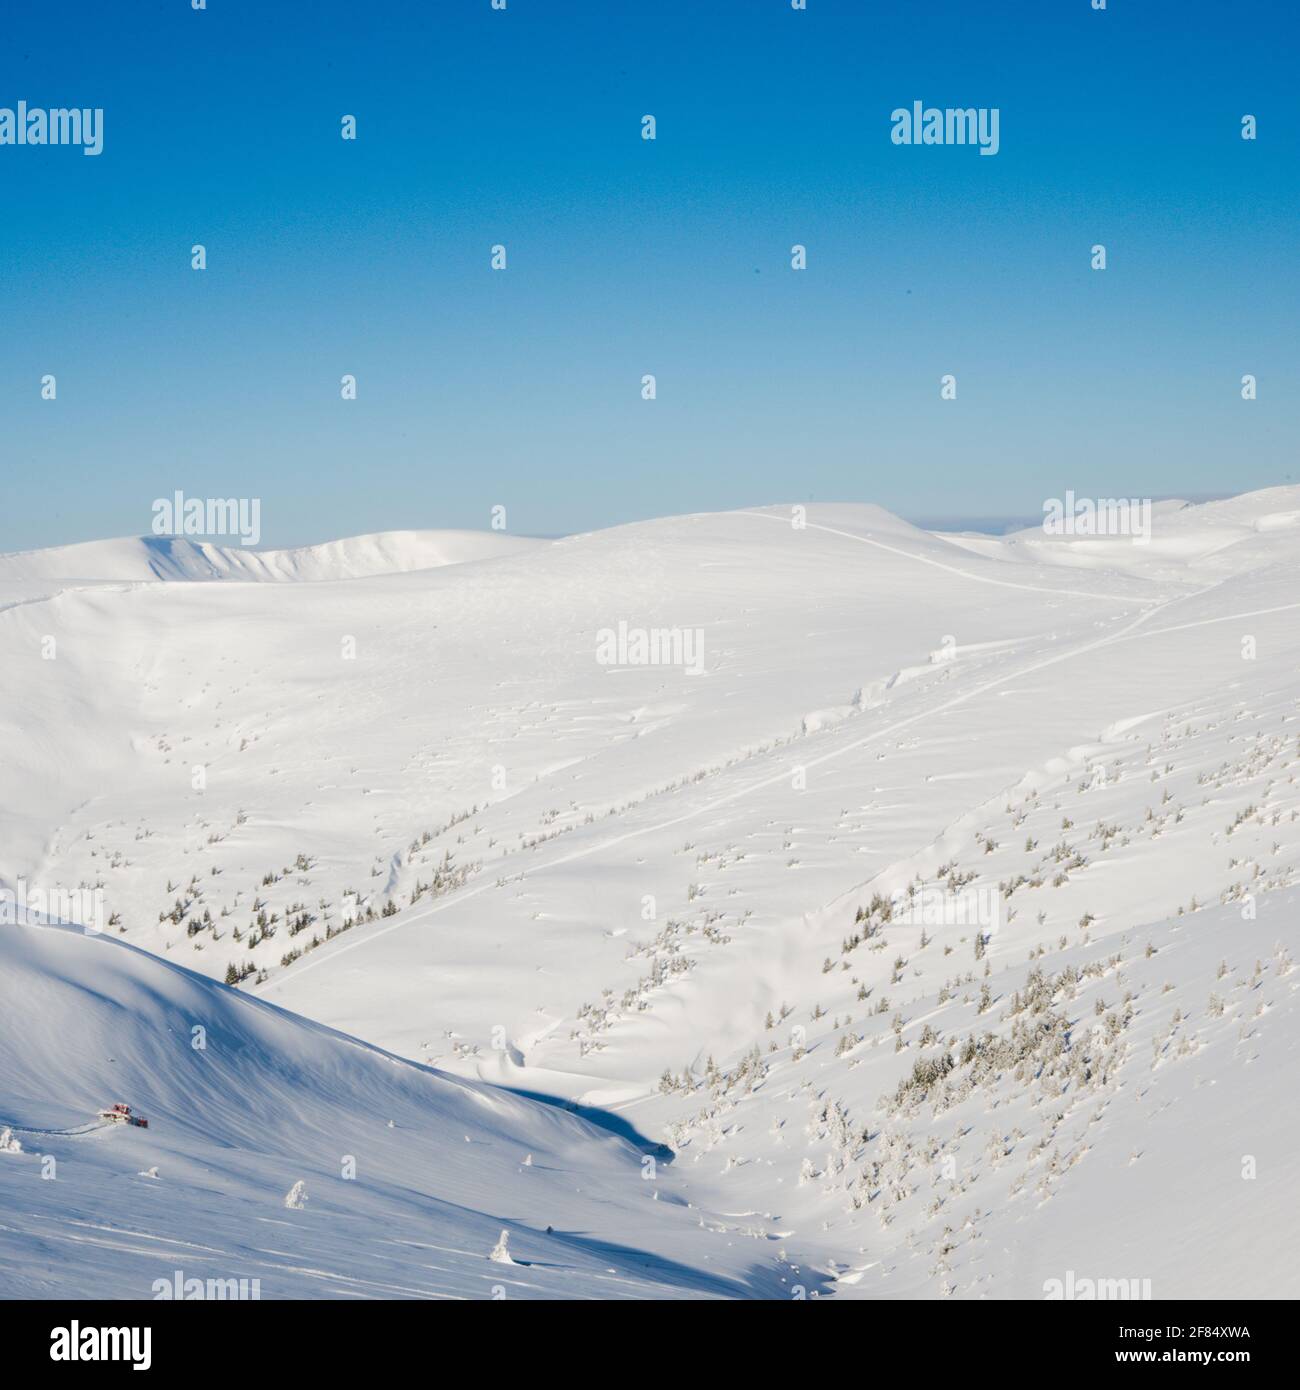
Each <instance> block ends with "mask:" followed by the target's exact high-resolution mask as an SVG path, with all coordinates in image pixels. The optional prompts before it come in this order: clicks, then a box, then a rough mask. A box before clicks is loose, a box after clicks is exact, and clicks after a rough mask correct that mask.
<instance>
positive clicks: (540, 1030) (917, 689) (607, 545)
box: [0, 488, 1300, 1298]
mask: <svg viewBox="0 0 1300 1390" xmlns="http://www.w3.org/2000/svg"><path fill="white" fill-rule="evenodd" d="M1298 518H1300V488H1277V489H1270V490H1268V491H1266V492H1260V493H1254V494H1248V495H1246V496H1243V497H1238V498H1234V499H1231V500H1229V501H1225V502H1216V503H1208V504H1204V505H1198V506H1190V505H1185V504H1162V505H1161V506H1160V507H1158V508H1157V509H1156V510H1155V514H1154V517H1153V535H1152V538H1151V541H1150V543H1149V544H1146V545H1135V544H1133V543H1132V542H1129V541H1121V540H1109V541H1085V540H1080V539H1061V538H1049V537H1045V536H1043V534H1042V533H1041V532H1037V533H1030V532H1022V533H1017V534H1016V535H1013V536H1010V537H1005V538H992V537H971V536H965V535H963V536H946V535H939V534H935V533H927V532H924V531H921V530H918V529H917V528H915V527H912V526H910V525H908V524H907V523H905V522H902V521H900V520H899V519H897V518H895V517H892V516H890V515H889V514H888V513H887V512H884V511H882V510H881V509H879V508H876V507H869V506H861V505H842V506H831V505H826V506H816V505H810V506H809V507H808V508H807V525H806V526H803V527H798V526H794V525H792V524H791V509H790V508H788V507H768V508H757V509H754V510H750V511H741V512H730V513H720V514H708V515H697V516H688V517H677V518H669V519H665V520H662V521H655V522H646V523H637V524H635V525H630V526H624V527H618V528H614V529H612V530H608V531H602V532H595V533H591V534H587V535H581V536H573V537H569V538H567V539H565V540H562V541H556V542H531V543H523V544H521V545H519V546H518V547H517V548H513V547H507V546H505V545H501V544H498V543H499V542H501V541H502V538H500V537H485V538H469V539H466V540H465V541H464V543H463V544H461V545H452V544H450V543H449V542H447V541H446V540H445V539H443V540H439V539H437V538H436V537H431V538H430V539H429V540H428V542H427V544H426V543H420V544H408V543H401V544H398V543H395V542H392V541H391V539H390V538H385V537H380V538H373V537H371V538H367V537H362V538H356V539H355V540H352V541H344V542H338V543H336V545H335V546H333V547H315V548H312V551H313V558H312V559H311V561H310V562H308V561H307V560H306V559H299V560H296V561H293V562H292V563H291V562H289V561H287V560H281V561H275V562H272V561H271V560H270V559H269V558H268V557H269V556H274V555H275V554H276V552H263V553H262V556H263V559H262V561H260V562H259V563H260V565H261V566H262V567H261V568H258V567H257V566H256V565H253V561H254V559H255V556H254V555H251V554H250V555H248V556H245V557H244V560H245V561H246V562H247V563H248V564H249V565H250V566H252V568H241V567H240V563H239V557H240V556H241V555H242V552H239V551H235V552H234V554H235V556H236V560H226V559H222V560H221V561H220V562H217V561H215V560H214V559H213V557H212V555H210V554H209V553H208V552H209V550H210V549H211V548H209V547H195V548H193V550H191V549H190V548H188V547H186V548H184V549H183V550H182V551H180V552H178V554H177V555H176V556H173V557H172V558H171V559H169V560H168V563H167V564H163V563H161V562H160V560H159V554H158V549H157V547H156V545H155V543H152V542H134V543H122V542H103V543H97V544H96V545H95V546H91V547H68V548H66V549H65V550H63V551H60V552H57V553H56V552H32V553H31V554H29V555H27V556H6V557H0V653H2V654H3V658H4V663H5V670H6V675H7V677H8V679H7V681H6V686H5V692H4V694H3V696H0V768H3V771H4V780H5V787H6V793H7V795H6V796H5V797H4V799H3V802H0V887H7V888H9V889H10V890H11V891H12V890H16V889H17V888H18V887H19V885H20V884H21V885H24V886H25V887H26V889H27V890H28V891H31V890H33V889H37V890H43V891H47V892H48V891H51V890H54V889H65V890H71V889H76V888H78V887H86V888H90V889H94V888H99V889H101V890H102V893H103V902H104V916H105V919H106V920H105V921H104V922H103V923H101V925H105V926H106V927H107V930H106V932H105V936H104V938H103V939H99V938H96V937H94V936H89V937H88V936H84V935H82V934H80V933H79V932H76V931H68V930H60V929H58V928H56V927H51V926H38V925H30V924H29V925H25V926H12V927H0V951H2V952H3V954H4V960H3V973H2V974H0V991H2V992H3V993H2V994H0V1000H2V1001H3V1005H4V1007H3V1012H2V1013H0V1063H2V1065H0V1129H3V1128H4V1127H6V1126H11V1127H12V1128H13V1132H14V1136H15V1138H17V1139H18V1140H19V1141H20V1142H21V1152H20V1153H0V1185H3V1186H4V1188H5V1194H4V1212H5V1215H4V1216H3V1217H0V1260H2V1261H3V1265H2V1266H0V1268H2V1270H3V1272H0V1292H7V1293H13V1294H19V1295H22V1296H40V1295H43V1294H54V1293H61V1294H63V1293H66V1294H76V1295H85V1294H93V1293H98V1294H108V1295H110V1296H120V1297H147V1296H149V1294H148V1287H149V1282H150V1280H151V1279H153V1278H157V1277H159V1272H161V1273H162V1274H170V1272H171V1270H172V1269H174V1268H180V1269H183V1270H184V1271H185V1273H186V1274H187V1275H188V1274H191V1273H192V1274H194V1275H195V1276H200V1277H208V1276H211V1277H240V1276H247V1277H260V1278H261V1279H262V1296H263V1297H275V1296H281V1297H284V1296H331V1295H333V1296H356V1295H358V1294H361V1295H372V1296H379V1297H392V1296H457V1297H461V1296H468V1297H491V1296H493V1292H492V1290H493V1287H494V1285H496V1284H505V1285H506V1286H507V1296H508V1297H515V1296H520V1295H522V1294H524V1293H532V1294H537V1295H541V1296H548V1297H552V1296H579V1297H606V1296H634V1297H639V1296H668V1297H686V1296H724V1297H731V1296H758V1297H797V1296H800V1294H801V1293H802V1294H806V1295H812V1294H814V1293H815V1294H817V1295H818V1296H831V1295H832V1294H833V1296H835V1297H840V1298H854V1297H876V1298H880V1297H938V1296H955V1297H1043V1291H1044V1285H1045V1283H1046V1282H1047V1281H1049V1280H1052V1279H1064V1278H1065V1277H1066V1275H1067V1272H1069V1271H1073V1273H1074V1274H1075V1276H1076V1277H1077V1278H1094V1279H1108V1280H1116V1279H1135V1280H1147V1279H1149V1280H1150V1281H1151V1286H1152V1292H1153V1294H1154V1296H1156V1297H1190V1296H1200V1297H1211V1296H1234V1295H1242V1296H1244V1295H1255V1296H1263V1297H1295V1296H1296V1295H1297V1294H1298V1293H1300V1278H1298V1276H1297V1275H1296V1273H1295V1263H1294V1260H1293V1259H1292V1258H1291V1256H1290V1254H1289V1252H1290V1251H1291V1250H1293V1249H1294V1248H1295V1245H1296V1243H1297V1240H1298V1239H1300V1215H1298V1214H1297V1209H1296V1206H1295V1203H1294V1201H1293V1200H1292V1199H1291V1197H1290V1193H1291V1192H1292V1191H1293V1190H1294V1186H1295V1184H1296V1182H1297V1180H1298V1179H1300V1147H1298V1146H1297V1143H1296V1139H1297V1121H1296V1119H1295V1116H1294V1107H1293V1103H1292V1099H1291V1098H1292V1094H1293V1092H1294V1083H1295V1077H1296V1075H1297V1063H1300V1055H1298V1049H1300V1031H1298V1020H1297V1016H1296V986H1297V984H1298V983H1300V974H1298V973H1297V972H1296V971H1295V969H1294V965H1293V960H1294V957H1295V956H1296V952H1297V941H1296V908H1297V895H1298V894H1300V788H1298V787H1297V783H1296V777H1297V772H1298V771H1300V524H1298V523H1297V519H1298ZM417 534H419V533H390V536H391V535H399V536H400V535H417ZM438 535H440V536H442V537H445V536H446V533H438ZM480 540H482V541H484V542H485V544H484V545H483V546H480V545H479V541H480ZM74 552H80V553H75V554H74ZM168 553H169V554H170V552H168ZM225 553H226V552H222V554H223V555H224V554H225ZM279 554H280V555H281V556H286V555H293V554H297V555H300V556H304V555H305V554H306V552H279ZM434 555H442V556H444V557H446V556H453V557H454V560H455V561H459V562H454V561H453V560H451V559H443V560H437V559H429V558H428V557H430V556H434ZM268 578H269V579H282V580H283V579H298V580H314V581H324V582H307V583H256V582H238V581H241V580H253V579H268ZM177 579H185V580H191V581H193V580H197V581H216V580H220V581H221V582H184V583H178V582H170V581H174V580H177ZM232 581H236V582H232ZM621 623H622V624H626V625H627V626H629V627H630V628H634V629H635V628H644V629H651V628H679V629H690V630H695V629H698V630H699V632H700V634H701V637H702V642H703V653H704V658H703V671H702V673H701V674H698V675H691V674H689V673H687V672H686V671H685V670H684V669H682V668H681V667H680V666H673V665H661V666H616V665H604V664H601V663H600V662H599V661H598V660H597V655H596V654H597V650H598V641H599V635H600V633H601V631H602V630H604V629H617V628H618V627H619V625H620V624H621ZM909 884H914V885H926V886H929V887H931V888H933V889H934V890H935V891H936V892H946V893H947V895H948V896H947V899H946V901H949V902H954V901H956V900H957V899H958V898H959V897H960V896H961V895H962V894H963V893H965V894H968V895H969V894H974V893H978V892H981V891H982V892H983V893H984V894H985V895H986V897H985V899H984V900H985V901H996V902H997V903H998V904H1000V909H999V911H1000V915H1001V922H1000V925H999V926H998V928H997V930H995V931H994V932H993V934H992V936H991V938H990V939H989V941H988V944H987V948H986V949H985V950H984V951H983V954H982V955H977V952H976V940H975V938H976V935H977V931H976V928H975V927H974V926H973V925H972V924H970V923H969V922H958V923H955V924H951V925H944V924H943V923H942V922H937V923H932V924H929V925H927V926H926V928H925V930H924V931H922V930H921V928H920V927H919V926H913V925H906V924H902V923H900V922H897V921H893V920H885V917H884V915H883V913H882V912H881V911H880V910H879V907H878V908H877V910H876V911H875V912H874V913H873V912H872V911H871V903H872V901H873V899H875V900H876V902H877V904H879V903H880V902H882V901H884V900H885V899H888V898H890V897H891V895H893V894H896V893H899V892H901V891H904V890H906V888H907V887H908V885H909ZM860 909H861V910H862V913H864V914H865V915H866V916H867V921H866V922H865V923H864V922H862V921H861V920H859V916H860V913H859V910H860ZM109 918H111V922H110V921H108V920H107V919H109ZM236 931H238V933H239V936H238V939H237V938H236V935H235V933H236ZM855 938H856V939H855ZM252 943H255V944H252ZM132 948H136V949H132ZM232 966H233V967H234V968H235V970H236V971H237V972H244V971H248V972H249V973H247V974H246V976H245V978H244V979H243V981H242V983H241V986H240V988H238V989H232V988H227V987H226V986H225V985H223V984H221V983H218V982H219V981H221V980H223V979H224V978H225V976H226V972H227V970H228V969H229V968H230V967H232ZM272 1006H274V1007H272ZM309 1020H310V1021H309ZM195 1026H201V1027H203V1028H205V1029H206V1030H207V1036H208V1038H209V1041H208V1045H207V1047H206V1050H195V1049H194V1048H192V1047H191V1035H192V1029H193V1028H194V1027H195ZM333 1030H339V1031H333ZM360 1040H364V1041H360ZM380 1049H383V1050H380ZM110 1059H112V1060H110ZM401 1059H409V1060H401ZM918 1062H920V1063H922V1064H923V1065H922V1066H921V1068H920V1070H919V1071H916V1072H915V1073H914V1068H917V1064H918ZM949 1066H950V1069H949V1070H948V1071H947V1073H946V1075H944V1074H943V1071H944V1068H945V1067H949ZM927 1067H928V1075H927ZM914 1074H915V1075H916V1076H917V1077H919V1078H921V1079H920V1080H918V1081H917V1083H916V1084H915V1085H912V1086H911V1087H910V1088H909V1086H908V1085H907V1084H906V1083H907V1082H908V1080H909V1078H912V1077H913V1076H914ZM900 1086H901V1090H900ZM505 1088H509V1089H508V1090H507V1089H505ZM530 1097H546V1098H549V1100H548V1101H543V1100H539V1099H534V1098H530ZM116 1100H124V1101H127V1102H128V1103H130V1104H132V1105H135V1106H136V1107H137V1108H138V1109H140V1110H141V1111H143V1112H144V1113H145V1114H147V1115H149V1117H150V1120H151V1125H150V1128H149V1129H148V1130H147V1131H142V1130H135V1129H129V1128H127V1127H123V1126H113V1127H112V1128H111V1129H108V1130H98V1129H96V1130H93V1131H91V1132H89V1133H86V1134H71V1135H69V1134H57V1133H53V1131H58V1130H69V1129H76V1128H78V1127H79V1126H80V1125H82V1124H85V1123H89V1122H90V1121H91V1120H92V1119H93V1117H94V1115H95V1112H96V1111H97V1110H98V1109H99V1108H101V1107H102V1106H104V1105H106V1104H108V1103H110V1102H112V1101H116ZM554 1102H564V1103H568V1104H572V1105H575V1106H579V1107H582V1108H583V1110H584V1115H583V1116H580V1115H577V1114H571V1113H567V1112H566V1111H565V1110H563V1109H562V1108H561V1107H560V1105H558V1104H556V1103H554ZM390 1120H392V1121H393V1126H392V1128H389V1125H388V1122H389V1121H390ZM467 1136H468V1142H467ZM657 1144H663V1145H666V1146H667V1147H668V1149H669V1150H671V1151H672V1153H673V1154H674V1155H675V1157H674V1158H673V1161H671V1162H667V1161H657V1162H656V1163H654V1165H653V1166H652V1168H651V1170H650V1176H648V1177H645V1176H643V1173H644V1172H645V1171H646V1169H645V1166H644V1162H643V1160H644V1157H645V1155H646V1153H647V1152H648V1151H650V1150H652V1149H653V1146H654V1145H657ZM41 1154H52V1155H53V1156H54V1157H55V1159H56V1160H57V1171H58V1177H57V1180H56V1181H44V1180H42V1178H41V1177H40V1163H41V1158H40V1155H41ZM347 1154H351V1155H353V1156H354V1157H355V1158H356V1160H357V1164H356V1167H357V1175H356V1177H355V1178H354V1179H349V1178H344V1177H342V1176H340V1172H341V1165H342V1163H343V1158H344V1156H345V1155H347ZM529 1154H532V1155H533V1160H532V1162H531V1164H525V1163H524V1159H525V1158H526V1157H527V1156H528V1155H529ZM151 1166H156V1167H157V1169H158V1177H157V1179H151V1178H144V1177H141V1176H139V1174H140V1173H141V1172H145V1171H148V1170H149V1168H150V1167H151ZM298 1181H303V1182H305V1184H306V1190H307V1192H308V1194H309V1197H310V1200H309V1201H308V1202H307V1203H306V1205H305V1207H304V1208H303V1209H302V1210H286V1209H285V1207H284V1197H285V1194H286V1193H287V1192H288V1191H289V1190H290V1189H291V1187H292V1186H293V1184H294V1183H295V1182H298ZM548 1225H549V1226H552V1227H553V1232H552V1234H551V1235H550V1236H547V1235H546V1227H547V1226H548ZM503 1229H504V1230H507V1231H508V1232H509V1252H510V1256H511V1258H512V1259H513V1260H514V1261H515V1262H516V1265H517V1266H518V1267H517V1268H511V1267H509V1266H504V1265H501V1264H499V1263H494V1262H492V1261H490V1260H489V1259H488V1258H487V1257H488V1255H489V1254H490V1252H491V1251H492V1250H493V1248H494V1246H495V1245H496V1244H497V1242H498V1240H499V1238H500V1235H501V1232H502V1230H503ZM182 1242H188V1245H182V1244H180V1243H182ZM155 1246H156V1247H158V1248H157V1249H155ZM182 1256H183V1258H182ZM609 1271H613V1272H609ZM503 1275H504V1276H508V1277H506V1278H503V1277H502V1276H503ZM515 1280H518V1281H519V1284H520V1287H519V1288H518V1289H516V1288H515V1286H514V1283H513V1282H512V1281H515Z"/></svg>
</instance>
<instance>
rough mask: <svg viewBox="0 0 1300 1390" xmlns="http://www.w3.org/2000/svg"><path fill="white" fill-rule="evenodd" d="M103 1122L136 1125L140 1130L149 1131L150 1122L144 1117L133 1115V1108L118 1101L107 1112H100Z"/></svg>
mask: <svg viewBox="0 0 1300 1390" xmlns="http://www.w3.org/2000/svg"><path fill="white" fill-rule="evenodd" d="M99 1118H100V1119H101V1120H114V1121H116V1122H117V1123H118V1124H122V1125H136V1126H138V1127H139V1128H140V1129H148V1128H149V1121H148V1120H146V1119H145V1117H144V1116H143V1115H133V1114H132V1113H131V1107H130V1106H129V1105H127V1104H126V1103H125V1102H124V1101H120V1100H119V1101H118V1102H117V1103H116V1104H115V1105H111V1106H109V1108H108V1109H107V1110H101V1111H100V1112H99Z"/></svg>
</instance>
